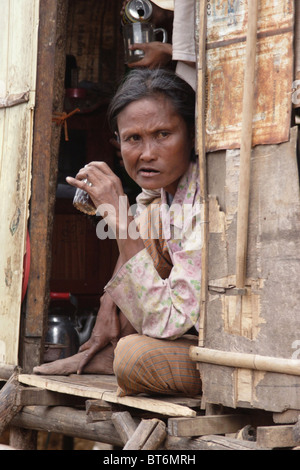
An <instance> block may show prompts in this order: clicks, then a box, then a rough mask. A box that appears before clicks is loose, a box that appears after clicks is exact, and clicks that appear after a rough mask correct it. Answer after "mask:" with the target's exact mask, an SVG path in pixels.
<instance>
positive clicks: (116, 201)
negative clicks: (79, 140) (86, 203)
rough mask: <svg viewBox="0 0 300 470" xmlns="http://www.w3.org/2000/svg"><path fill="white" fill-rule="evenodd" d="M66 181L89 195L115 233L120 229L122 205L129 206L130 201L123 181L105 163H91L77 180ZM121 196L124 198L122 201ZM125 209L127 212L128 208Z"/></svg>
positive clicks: (68, 179) (69, 178) (78, 174)
mask: <svg viewBox="0 0 300 470" xmlns="http://www.w3.org/2000/svg"><path fill="white" fill-rule="evenodd" d="M66 180H67V182H68V183H69V184H70V185H72V186H75V187H76V188H80V189H83V190H84V191H86V192H87V193H88V194H89V196H90V198H91V199H92V201H93V203H94V205H95V207H96V208H97V209H98V212H99V215H101V216H102V217H104V216H105V218H106V222H107V224H108V225H109V226H110V227H111V228H112V230H113V231H115V230H118V229H119V220H120V218H119V209H120V203H121V202H122V204H127V203H128V201H127V198H126V196H125V193H124V190H123V186H122V183H121V180H120V179H119V178H118V177H117V175H116V174H115V173H114V172H113V171H112V170H111V169H110V167H109V166H108V165H107V164H106V163H105V162H91V163H89V164H88V165H85V167H84V168H82V169H81V170H80V171H79V172H78V173H77V175H76V177H75V178H72V177H67V178H66ZM121 196H124V198H123V199H120V197H121ZM120 201H121V202H120ZM122 209H123V206H122ZM124 209H125V210H127V207H124ZM105 214H106V215H105ZM125 228H126V227H125Z"/></svg>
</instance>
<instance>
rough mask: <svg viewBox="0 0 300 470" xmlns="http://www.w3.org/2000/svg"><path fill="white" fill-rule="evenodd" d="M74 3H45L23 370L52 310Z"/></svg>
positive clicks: (38, 355)
mask: <svg viewBox="0 0 300 470" xmlns="http://www.w3.org/2000/svg"><path fill="white" fill-rule="evenodd" d="M67 11H68V0H40V12H39V34H38V57H37V82H36V107H35V116H34V127H33V151H32V183H31V201H30V218H29V234H30V245H31V250H30V251H31V257H30V258H31V259H30V276H29V282H28V288H27V295H26V300H25V302H26V304H25V315H24V319H23V322H22V331H21V335H20V366H21V367H22V369H23V371H24V372H31V371H32V368H33V367H34V366H35V365H38V364H40V362H41V360H42V356H43V350H44V334H45V328H46V322H47V310H48V306H49V280H50V271H51V238H52V227H53V217H54V203H55V192H56V178H57V161H58V150H59V140H60V132H61V129H60V127H58V126H57V124H55V123H53V122H52V115H53V112H54V111H56V112H62V106H63V97H64V74H65V39H66V22H67Z"/></svg>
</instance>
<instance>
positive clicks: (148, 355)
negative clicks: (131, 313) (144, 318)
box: [114, 334, 201, 396]
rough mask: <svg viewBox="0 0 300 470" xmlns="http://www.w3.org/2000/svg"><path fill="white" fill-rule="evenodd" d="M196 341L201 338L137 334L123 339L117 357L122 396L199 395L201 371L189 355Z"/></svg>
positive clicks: (116, 370)
mask: <svg viewBox="0 0 300 470" xmlns="http://www.w3.org/2000/svg"><path fill="white" fill-rule="evenodd" d="M195 344H197V337H195V340H193V339H190V337H189V338H184V337H182V338H180V339H178V340H175V341H170V340H161V339H156V338H150V337H148V336H144V335H138V334H134V335H130V336H127V337H126V338H122V339H120V341H119V342H118V344H117V347H116V349H115V359H114V373H115V375H116V377H117V381H118V385H119V390H118V394H119V396H125V395H136V394H138V393H147V394H152V395H153V394H159V395H161V394H164V395H166V394H167V395H168V394H172V395H173V394H184V395H185V396H195V395H197V394H199V393H200V392H201V379H200V374H199V371H198V369H197V366H196V363H195V362H193V361H192V360H191V359H190V357H189V348H190V346H191V345H195Z"/></svg>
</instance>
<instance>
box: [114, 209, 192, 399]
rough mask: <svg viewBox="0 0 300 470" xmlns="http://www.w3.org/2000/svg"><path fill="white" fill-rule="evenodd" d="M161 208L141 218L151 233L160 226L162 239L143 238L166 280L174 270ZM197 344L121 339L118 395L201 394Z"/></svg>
mask: <svg viewBox="0 0 300 470" xmlns="http://www.w3.org/2000/svg"><path fill="white" fill-rule="evenodd" d="M159 207H160V204H159V203H158V201H155V204H154V203H152V204H150V205H149V206H148V208H147V210H145V211H143V213H142V214H141V215H142V217H141V216H139V225H140V227H143V226H144V227H148V232H147V233H148V234H149V233H151V232H150V230H151V228H153V226H154V225H155V226H156V227H158V237H156V238H154V239H151V238H146V237H145V238H144V237H143V241H144V244H145V247H146V248H147V250H148V252H149V253H150V255H151V257H152V259H153V263H154V265H155V267H156V270H157V271H158V273H159V274H160V276H161V277H162V278H163V279H165V278H167V277H168V275H169V273H170V271H171V269H172V262H171V259H170V255H169V252H168V248H167V243H166V240H165V239H164V238H163V236H162V224H161V219H160V216H159ZM154 221H155V224H154V225H153V223H154ZM197 341H198V338H197V336H191V335H186V336H183V337H182V338H180V339H177V340H175V341H170V340H165V339H157V338H150V337H149V336H145V335H139V334H134V335H129V336H126V337H125V338H122V339H120V340H119V342H118V344H117V347H116V349H115V358H114V373H115V375H116V378H117V381H118V391H117V394H118V396H126V395H136V394H139V393H147V394H150V395H166V394H167V395H170V394H171V395H174V394H183V395H185V396H195V395H198V394H199V393H200V392H201V380H200V374H199V371H198V369H197V366H196V363H195V362H193V361H191V359H190V357H189V348H190V346H192V345H193V346H195V345H197Z"/></svg>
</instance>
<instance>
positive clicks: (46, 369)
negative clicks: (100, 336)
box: [33, 345, 114, 375]
mask: <svg viewBox="0 0 300 470" xmlns="http://www.w3.org/2000/svg"><path fill="white" fill-rule="evenodd" d="M85 354H86V353H85V352H84V351H83V352H79V353H77V354H74V355H73V356H70V357H66V358H65V359H59V360H57V361H54V362H49V363H45V364H42V365H40V366H37V367H34V369H33V373H34V374H39V375H70V374H76V373H77V371H78V366H79V364H80V362H81V360H82V358H83V357H84V355H85ZM113 360H114V348H113V346H112V345H108V346H107V347H106V348H104V349H103V350H102V351H100V352H99V353H97V354H96V355H95V356H94V357H93V358H92V359H91V360H90V362H89V363H88V364H87V365H86V366H85V368H84V373H85V374H107V375H111V374H113Z"/></svg>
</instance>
